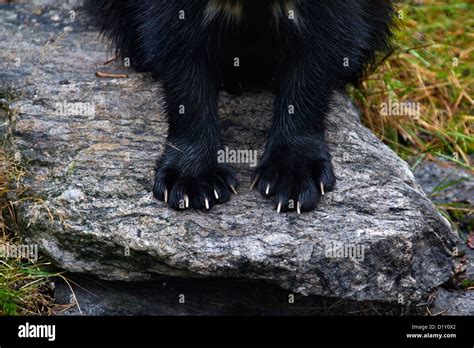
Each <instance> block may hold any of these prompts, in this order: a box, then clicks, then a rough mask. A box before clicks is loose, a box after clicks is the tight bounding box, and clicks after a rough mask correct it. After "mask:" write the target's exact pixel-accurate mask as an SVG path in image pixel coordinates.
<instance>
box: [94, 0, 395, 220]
mask: <svg viewBox="0 0 474 348" xmlns="http://www.w3.org/2000/svg"><path fill="white" fill-rule="evenodd" d="M209 1H212V0H122V1H121V0H101V1H92V4H93V5H92V6H94V7H95V9H94V10H93V12H94V13H96V14H97V15H99V18H100V23H101V25H102V26H103V30H104V32H105V33H106V35H107V36H108V37H109V38H110V39H112V40H113V43H114V44H115V45H116V47H117V49H118V50H119V51H120V53H121V54H122V56H125V57H129V58H130V59H131V63H132V65H133V66H134V67H135V68H136V69H137V70H140V71H143V70H149V71H152V72H153V73H154V75H155V76H156V77H157V78H159V79H160V80H161V81H162V82H163V86H164V89H165V93H166V102H167V113H168V120H169V135H168V144H169V145H168V146H167V147H166V149H165V152H164V154H163V155H162V157H161V159H160V160H159V162H158V166H157V171H156V178H155V186H154V190H153V192H154V195H155V197H157V198H159V199H161V200H164V198H165V190H167V192H168V204H169V205H170V206H171V207H172V208H175V209H185V208H186V200H187V199H186V197H187V198H189V206H190V207H193V208H196V209H203V210H205V209H207V207H206V199H207V200H208V203H209V207H212V206H213V205H214V204H216V203H222V202H225V201H227V200H228V199H229V198H230V196H231V192H232V188H236V187H237V180H236V179H235V176H234V174H233V173H232V171H231V169H230V168H229V167H227V166H226V165H223V164H219V163H218V162H217V152H218V150H219V149H221V148H222V142H221V138H220V131H219V117H218V111H217V98H218V93H219V89H220V86H221V85H222V84H224V87H225V89H226V90H227V91H229V92H231V93H235V94H239V93H241V91H242V88H243V87H246V86H269V85H271V84H272V83H273V86H274V87H275V92H276V100H275V107H274V119H273V125H272V128H271V131H270V136H269V138H268V141H267V146H266V150H265V153H264V155H263V158H262V159H261V161H260V164H259V166H258V167H257V169H256V171H255V174H254V180H255V181H256V185H255V187H256V188H257V189H258V190H259V191H260V192H261V193H262V194H263V195H264V196H267V197H274V199H275V205H278V204H279V203H280V205H281V210H282V211H286V210H297V209H298V210H301V211H308V210H311V209H314V208H315V207H316V205H317V203H318V201H319V199H320V197H321V195H322V193H323V192H322V191H323V190H324V191H330V190H332V189H333V187H334V184H335V177H334V174H333V168H332V164H331V157H330V154H329V152H328V149H327V147H326V144H325V140H324V117H325V115H326V113H327V112H328V108H329V100H330V97H331V95H332V93H333V92H334V91H335V90H338V89H342V88H344V87H345V86H346V85H347V84H348V83H351V82H352V83H354V82H356V81H357V80H358V79H359V78H360V77H361V74H362V73H363V71H364V67H366V66H367V65H368V64H370V63H371V62H373V59H374V54H375V52H376V51H377V50H379V49H383V48H385V47H386V45H387V41H388V38H389V36H390V34H389V32H390V25H391V17H392V13H393V6H392V4H391V2H390V1H388V0H317V1H316V0H293V1H285V0H228V1H226V0H216V1H214V2H215V3H219V1H221V2H220V3H221V4H222V3H225V2H227V3H229V4H231V5H232V6H237V3H239V1H240V4H241V5H242V11H243V12H242V13H241V16H240V17H239V20H237V19H236V18H228V17H227V16H226V14H225V13H224V12H219V13H217V14H216V15H215V16H209V14H207V15H206V13H207V12H206V8H207V6H208V3H209ZM286 4H290V5H286ZM229 6H230V5H229ZM275 9H277V10H278V9H279V10H278V11H280V12H279V13H280V14H283V15H280V16H278V17H276V16H275V14H274V11H275ZM288 10H294V11H295V12H294V14H295V16H296V18H295V19H293V18H290V17H289V14H290V12H288ZM180 11H184V12H180ZM183 14H184V15H185V19H180V17H179V16H180V15H183ZM206 16H207V17H206ZM206 18H207V20H206ZM235 57H239V58H240V62H241V65H240V67H239V68H235V67H234V65H233V63H234V58H235ZM344 63H348V64H346V65H345V64H344ZM181 106H184V107H185V113H184V114H180V112H179V111H180V107H181ZM292 107H293V108H294V114H290V112H289V111H290V109H291V108H292ZM322 186H323V188H321V187H322ZM214 190H216V192H217V196H218V198H216V197H215V192H214Z"/></svg>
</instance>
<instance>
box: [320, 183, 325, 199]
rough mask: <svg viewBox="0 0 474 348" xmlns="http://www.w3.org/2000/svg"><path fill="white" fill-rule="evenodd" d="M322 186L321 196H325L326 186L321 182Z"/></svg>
mask: <svg viewBox="0 0 474 348" xmlns="http://www.w3.org/2000/svg"><path fill="white" fill-rule="evenodd" d="M320 186H321V195H323V196H324V194H325V193H324V184H323V182H322V181H321V182H320Z"/></svg>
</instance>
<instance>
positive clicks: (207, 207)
mask: <svg viewBox="0 0 474 348" xmlns="http://www.w3.org/2000/svg"><path fill="white" fill-rule="evenodd" d="M204 204H205V205H206V210H209V200H208V199H207V198H205V199H204Z"/></svg>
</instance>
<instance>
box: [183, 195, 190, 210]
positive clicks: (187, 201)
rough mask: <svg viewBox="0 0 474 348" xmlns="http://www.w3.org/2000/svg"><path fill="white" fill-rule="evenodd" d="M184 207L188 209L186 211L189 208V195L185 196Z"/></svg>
mask: <svg viewBox="0 0 474 348" xmlns="http://www.w3.org/2000/svg"><path fill="white" fill-rule="evenodd" d="M184 206H185V207H186V209H188V208H189V196H188V195H184Z"/></svg>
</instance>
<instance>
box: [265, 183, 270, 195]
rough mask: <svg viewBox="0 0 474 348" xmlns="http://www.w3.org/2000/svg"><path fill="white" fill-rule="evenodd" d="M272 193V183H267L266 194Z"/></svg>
mask: <svg viewBox="0 0 474 348" xmlns="http://www.w3.org/2000/svg"><path fill="white" fill-rule="evenodd" d="M269 193H270V184H268V185H267V189H266V190H265V194H266V195H268V194H269Z"/></svg>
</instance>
